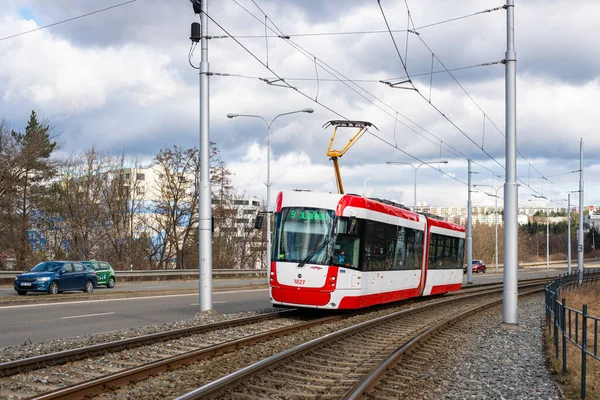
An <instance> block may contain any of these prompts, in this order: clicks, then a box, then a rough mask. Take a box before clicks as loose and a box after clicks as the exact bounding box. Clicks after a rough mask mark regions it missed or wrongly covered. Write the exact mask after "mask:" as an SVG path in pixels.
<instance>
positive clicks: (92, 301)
mask: <svg viewBox="0 0 600 400" xmlns="http://www.w3.org/2000/svg"><path fill="white" fill-rule="evenodd" d="M267 290H269V289H248V290H236V291H225V292H215V293H213V296H217V295H223V294H232V293H246V292H261V291H262V292H264V291H267ZM184 296H196V297H197V296H198V293H189V294H167V295H164V296H143V297H124V298H119V299H98V300H81V301H67V302H60V303H43V304H22V305H19V306H0V311H2V310H8V309H11V308H28V307H47V306H57V305H62V304H65V305H67V304H85V303H101V302H107V301H125V300H148V299H164V298H167V297H184ZM213 303H214V301H213Z"/></svg>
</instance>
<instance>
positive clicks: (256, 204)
mask: <svg viewBox="0 0 600 400" xmlns="http://www.w3.org/2000/svg"><path fill="white" fill-rule="evenodd" d="M252 205H253V206H260V201H256V200H254V201H252Z"/></svg>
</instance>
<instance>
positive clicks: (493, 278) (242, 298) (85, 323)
mask: <svg viewBox="0 0 600 400" xmlns="http://www.w3.org/2000/svg"><path fill="white" fill-rule="evenodd" d="M563 272H565V269H548V270H546V269H531V270H519V279H527V278H534V277H538V278H539V277H551V276H556V275H558V274H559V273H563ZM228 281H231V280H228ZM249 281H254V280H247V281H246V282H249ZM500 281H502V273H497V274H496V273H493V268H489V269H488V272H487V273H485V274H482V273H480V274H473V283H474V284H477V283H487V282H500ZM216 282H217V281H215V286H216ZM238 283H239V282H238ZM261 283H262V280H261ZM463 284H464V285H465V284H466V276H465V278H464V280H463ZM162 285H167V286H170V287H168V288H167V289H174V288H175V289H176V288H177V287H180V286H179V285H182V286H181V287H186V286H185V285H190V286H187V287H188V288H189V287H194V288H195V287H197V286H195V285H197V283H195V282H193V281H192V282H173V283H170V282H169V283H159V284H152V283H140V284H131V285H121V286H123V287H125V286H127V287H135V288H136V289H137V290H139V291H142V290H156V289H157V288H158V287H162V288H165V286H162ZM105 290H110V289H105ZM198 300H199V299H198V294H175V295H172V294H171V295H164V296H147V297H141V298H140V297H132V298H122V299H101V300H87V301H77V294H76V293H73V301H72V302H68V303H46V304H29V305H20V306H5V307H0V321H2V323H1V324H0V347H6V346H15V345H21V344H24V343H25V342H26V341H27V342H29V341H31V342H33V343H35V342H40V341H44V340H49V339H59V338H66V337H73V336H80V335H86V334H90V333H97V332H109V331H113V330H118V329H126V328H135V327H139V326H144V325H152V324H159V323H163V322H169V321H177V320H182V319H186V318H191V317H193V316H194V315H195V314H196V313H197V312H198V311H199V306H198ZM213 304H214V309H215V310H216V311H218V312H220V313H222V314H227V313H234V312H241V311H250V310H257V309H261V308H268V307H271V305H270V303H269V300H268V290H267V289H258V290H235V291H229V292H215V293H213Z"/></svg>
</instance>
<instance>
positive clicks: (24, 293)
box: [17, 290, 27, 296]
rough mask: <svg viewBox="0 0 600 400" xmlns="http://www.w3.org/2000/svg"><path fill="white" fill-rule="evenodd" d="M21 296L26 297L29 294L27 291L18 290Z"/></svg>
mask: <svg viewBox="0 0 600 400" xmlns="http://www.w3.org/2000/svg"><path fill="white" fill-rule="evenodd" d="M17 293H18V294H19V296H25V295H26V294H27V290H17Z"/></svg>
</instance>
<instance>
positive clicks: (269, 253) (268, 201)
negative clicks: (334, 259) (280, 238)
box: [265, 118, 275, 282]
mask: <svg viewBox="0 0 600 400" xmlns="http://www.w3.org/2000/svg"><path fill="white" fill-rule="evenodd" d="M273 121H275V118H274V119H273ZM273 121H271V123H270V124H267V254H266V263H265V268H267V271H269V273H270V271H271V214H270V211H271V124H272V123H273ZM268 280H269V275H267V282H268Z"/></svg>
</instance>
